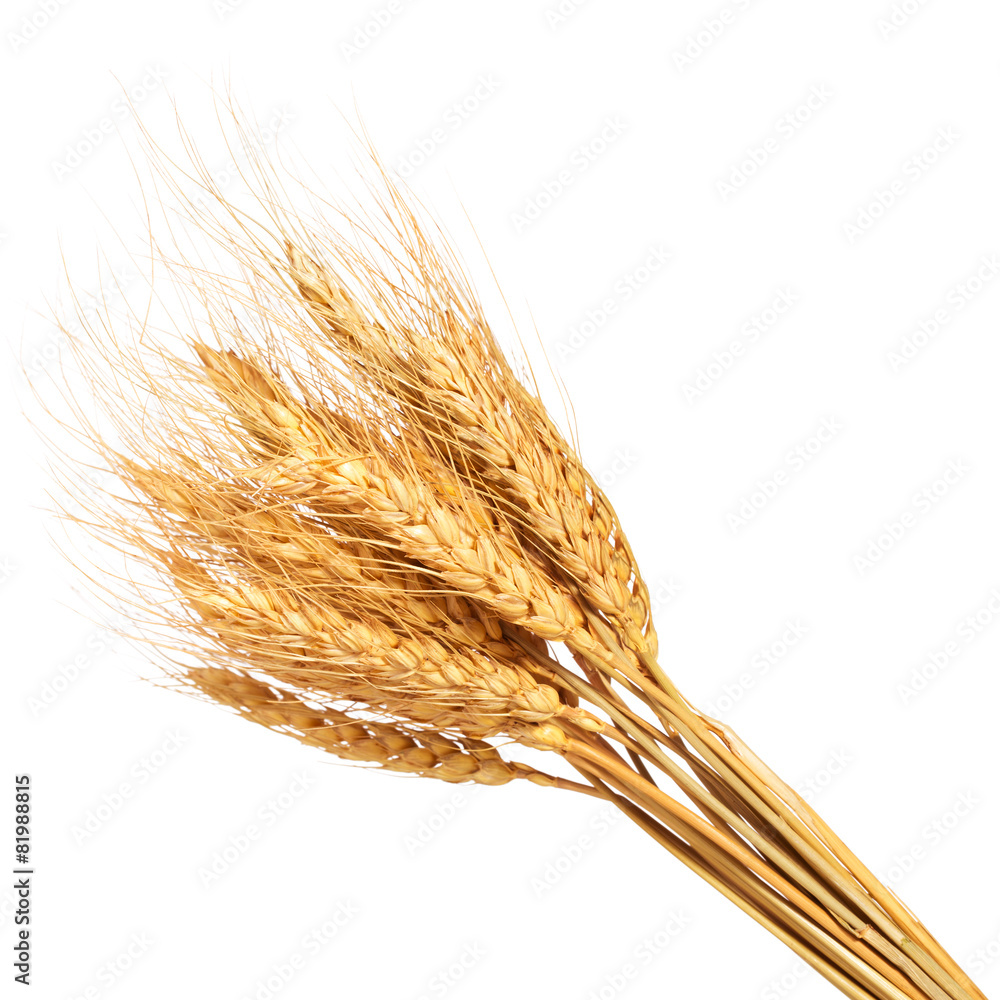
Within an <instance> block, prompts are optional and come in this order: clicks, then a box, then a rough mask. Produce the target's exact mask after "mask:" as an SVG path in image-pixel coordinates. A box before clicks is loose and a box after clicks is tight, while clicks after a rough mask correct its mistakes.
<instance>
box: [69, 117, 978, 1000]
mask: <svg viewBox="0 0 1000 1000" xmlns="http://www.w3.org/2000/svg"><path fill="white" fill-rule="evenodd" d="M243 138H244V139H245V138H246V137H245V135H244V136H243ZM155 162H157V163H158V164H159V166H160V168H161V169H162V176H163V178H164V179H165V181H166V182H167V185H168V187H172V188H173V190H174V192H175V193H179V192H180V190H181V188H180V186H179V181H178V179H177V176H176V175H175V174H174V173H173V172H172V168H170V167H168V166H167V165H166V164H165V163H164V161H163V160H162V159H160V160H157V161H155ZM254 163H255V169H256V170H257V172H258V180H259V181H260V182H261V189H260V191H259V201H258V206H257V207H258V209H259V218H258V219H257V220H256V221H254V220H253V219H252V218H251V217H250V216H249V215H248V214H247V213H245V212H244V211H243V210H237V209H236V208H235V207H234V206H233V205H232V204H231V202H230V201H229V200H227V199H226V197H225V196H224V195H223V193H222V192H221V191H220V190H218V189H217V188H215V187H214V185H213V183H212V181H211V179H210V175H209V173H208V171H207V170H205V168H204V165H203V164H202V163H201V162H200V161H199V160H198V158H197V156H194V159H193V177H194V178H195V179H197V180H198V181H199V183H200V185H201V188H202V191H201V197H200V198H199V199H198V201H197V203H196V204H195V203H193V202H191V201H190V200H188V201H187V202H186V203H185V202H184V201H183V199H182V207H183V206H184V205H185V204H186V208H187V210H188V225H189V227H190V228H191V230H192V231H201V232H204V233H207V234H208V235H210V236H211V237H212V238H213V239H214V240H215V241H216V243H217V246H218V249H219V251H220V252H221V253H223V254H224V255H226V256H227V257H228V259H229V260H230V262H231V264H232V267H230V268H229V269H228V270H219V271H214V270H212V269H211V268H208V267H206V266H205V265H204V264H203V263H202V262H201V261H198V260H194V259H191V260H184V259H183V257H182V258H181V259H180V260H171V259H169V258H168V257H167V255H166V254H165V253H164V252H163V251H158V253H159V255H158V260H159V261H160V263H161V264H162V266H164V267H165V269H166V272H167V273H166V279H167V280H168V281H169V283H170V286H171V287H172V288H174V289H176V290H177V292H178V294H179V297H180V299H181V301H182V303H184V305H183V307H182V309H181V311H180V313H179V317H180V318H179V319H177V320H175V321H173V326H172V328H171V329H168V330H166V331H157V330H154V329H153V328H152V325H151V323H150V322H149V321H148V320H146V319H145V318H140V319H139V321H138V322H137V324H136V325H137V327H138V330H137V336H135V337H133V338H132V340H131V342H127V341H126V338H125V337H124V336H123V335H122V334H121V333H118V332H116V331H117V330H118V329H119V328H120V324H117V323H116V322H115V320H114V318H113V317H110V316H105V317H104V319H103V325H101V326H98V327H95V326H94V325H93V324H90V323H88V320H87V317H86V316H83V317H81V323H82V325H83V327H84V329H85V330H87V331H88V332H89V333H90V335H91V336H90V338H89V339H86V338H83V339H81V338H77V337H72V338H71V341H72V343H73V345H74V348H75V356H76V357H77V359H78V361H79V363H80V365H81V370H82V371H83V373H84V376H85V378H86V379H87V381H88V383H89V386H90V391H91V392H92V394H93V398H94V399H95V400H96V403H97V408H98V413H99V416H95V417H93V418H88V417H87V416H86V415H85V413H84V408H83V407H82V405H80V404H78V403H77V402H76V398H77V397H76V396H75V395H74V393H73V392H72V391H71V392H70V399H71V402H72V403H73V404H74V414H75V429H76V430H77V432H78V433H79V434H80V435H81V436H82V437H83V438H84V439H85V440H87V441H88V442H89V443H90V445H91V446H92V447H93V449H94V450H95V451H96V453H97V461H98V462H99V463H100V464H102V465H103V466H104V467H106V468H107V469H109V470H110V471H111V472H112V473H114V474H115V476H116V478H117V481H118V482H120V483H121V484H122V486H123V489H124V492H123V493H122V494H121V495H120V496H118V497H111V496H109V495H104V494H98V495H96V496H95V497H92V498H91V501H90V503H89V507H88V511H87V513H86V514H85V515H83V516H82V517H81V516H79V515H76V516H77V519H78V520H81V521H84V522H86V523H87V524H88V526H89V527H91V528H92V529H93V530H95V531H96V532H97V533H98V534H99V535H100V536H101V538H102V539H103V540H105V541H108V542H110V543H111V544H112V545H113V546H115V547H116V548H117V549H118V550H119V551H121V552H124V553H125V554H126V555H127V556H128V557H129V560H130V564H131V565H133V566H136V567H140V568H145V570H146V571H147V575H149V576H150V577H151V578H152V579H154V580H155V581H157V583H156V586H158V588H159V591H158V596H157V598H156V600H155V601H154V600H149V606H150V608H155V611H153V612H151V613H150V614H151V615H152V618H153V619H154V620H155V621H156V622H157V624H158V625H159V626H161V627H162V630H161V633H160V635H158V636H157V635H154V634H153V632H152V631H150V633H149V634H150V637H151V639H152V640H153V641H157V642H160V643H161V644H162V646H163V648H164V651H165V657H164V666H165V668H166V670H167V671H168V674H169V676H170V677H172V678H174V680H175V681H176V682H177V684H178V685H179V686H180V687H181V688H182V689H184V690H187V691H189V692H192V693H195V694H197V695H198V696H200V697H203V698H206V699H208V700H211V701H213V702H216V703H218V704H220V705H224V706H227V707H229V708H231V709H234V710H235V711H236V712H237V713H238V714H239V715H241V716H242V717H244V718H246V719H248V720H250V721H253V722H256V723H258V724H260V725H263V726H265V727H267V728H269V729H272V730H275V731H278V732H282V733H285V734H287V735H291V736H293V737H295V738H297V739H299V740H300V741H302V742H303V743H306V744H307V745H309V746H311V747H315V748H319V749H321V750H323V751H325V752H327V753H329V754H331V755H333V756H335V757H338V758H340V759H343V760H347V761H353V762H363V763H367V764H371V765H376V766H379V767H381V768H383V769H386V770H391V771H396V772H403V773H409V774H417V775H420V776H427V777H436V778H439V779H442V780H445V781H451V782H455V781H477V782H481V783H483V784H505V783H507V782H509V781H511V780H513V779H515V778H525V779H527V780H530V781H532V782H534V783H536V784H540V785H548V786H552V787H558V788H562V789H564V790H570V791H575V792H585V793H587V794H591V795H597V796H599V797H601V798H604V799H607V800H609V801H611V802H613V803H615V804H616V805H618V806H619V807H620V808H621V809H622V810H623V811H624V813H625V814H626V815H627V816H628V817H629V818H630V819H632V820H633V821H634V822H635V823H636V824H637V825H638V826H639V827H641V828H642V829H643V830H645V831H646V832H647V833H648V834H649V835H650V836H652V837H654V838H655V839H656V840H657V842H659V843H660V844H662V845H663V846H664V847H665V848H666V849H667V850H668V851H669V852H670V853H672V854H673V855H674V856H676V857H677V858H678V859H680V860H681V861H682V862H683V863H684V864H686V865H687V866H688V867H690V868H691V869H692V870H693V871H695V872H697V873H698V874H699V875H701V876H702V877H703V878H704V879H705V880H706V881H707V882H709V884H711V885H712V886H714V887H715V888H716V889H718V890H719V891H720V892H722V893H723V894H724V895H726V896H727V898H729V899H730V900H732V901H733V902H734V903H735V904H736V905H737V906H739V907H740V908H741V909H742V910H744V912H746V913H747V914H748V915H750V916H751V917H752V918H753V919H754V920H756V921H757V922H758V923H760V924H761V925H762V926H764V927H766V928H767V929H768V930H769V931H771V932H772V933H773V934H775V935H776V936H777V937H778V938H779V939H780V940H782V941H784V942H785V943H786V944H787V945H788V946H789V947H790V948H792V949H793V950H794V951H795V952H796V953H798V954H799V955H800V956H802V957H803V958H804V959H805V960H806V961H807V962H809V963H810V964H811V965H812V966H813V967H814V968H816V969H817V970H818V971H820V972H821V973H822V974H823V975H824V976H825V977H826V978H827V979H829V980H830V981H831V982H832V983H834V984H835V985H836V986H837V987H838V988H839V989H841V990H842V991H843V992H844V993H845V994H847V995H848V996H851V997H855V998H866V1000H872V998H877V1000H972V998H982V993H980V992H979V990H977V989H976V987H975V986H974V985H973V984H972V982H971V981H970V980H969V978H968V976H966V975H965V973H964V972H963V971H962V970H961V969H960V968H959V966H958V965H957V963H956V962H955V961H954V960H953V959H952V958H951V957H950V956H949V955H948V954H947V953H946V952H945V951H944V949H943V948H942V947H941V946H940V944H939V943H938V942H937V941H936V940H935V939H934V938H933V937H932V936H931V935H930V934H929V932H927V930H926V929H925V928H924V927H923V925H922V924H920V923H919V921H917V919H916V918H915V917H914V916H913V915H912V914H911V913H910V912H909V911H908V910H907V909H906V907H905V906H904V905H903V904H902V903H901V902H900V901H899V900H898V899H897V898H896V897H895V896H894V894H893V893H892V892H891V891H890V890H889V889H888V888H886V887H885V886H883V885H882V884H881V883H879V881H878V880H877V879H876V878H875V876H874V875H872V874H871V872H870V871H868V869H866V868H865V867H864V866H863V865H862V864H861V862H860V861H859V860H858V859H857V858H856V857H855V856H854V855H853V854H852V853H851V852H850V851H849V850H848V849H847V847H846V846H845V845H844V844H843V843H842V842H841V841H840V840H839V838H837V837H836V836H835V834H834V833H833V832H832V831H831V830H830V829H829V827H828V826H827V825H826V824H825V823H824V822H823V821H822V820H821V818H820V817H819V816H818V815H816V813H815V812H814V811H813V810H812V809H811V808H810V807H809V806H808V804H807V803H805V802H804V801H803V800H802V799H801V797H799V796H798V795H797V794H796V793H795V792H794V791H792V790H791V789H790V788H789V787H788V786H787V785H786V784H785V783H784V782H782V781H781V780H780V779H779V778H778V777H777V776H776V775H774V774H773V773H772V772H771V771H770V770H769V769H768V768H767V767H766V766H765V765H764V764H763V763H762V762H761V761H760V760H759V759H758V758H757V757H756V756H755V755H754V754H753V753H752V752H751V751H750V750H749V749H748V748H747V747H746V746H745V745H744V744H743V743H742V742H741V741H740V740H739V739H738V737H737V736H736V735H735V734H734V733H732V732H731V731H730V730H729V729H728V728H727V727H725V726H722V725H721V724H719V723H718V722H715V721H714V720H712V719H709V718H707V717H705V716H703V715H702V714H701V713H700V712H698V711H697V710H696V709H695V708H694V707H693V706H692V705H690V704H689V703H688V702H687V701H686V700H685V699H684V697H683V696H682V695H681V694H680V692H679V691H678V690H677V688H676V687H675V685H674V683H673V681H672V679H671V678H670V677H669V676H668V675H667V674H666V673H665V672H664V671H663V669H662V668H661V666H660V665H659V663H658V662H657V640H656V633H655V629H654V626H653V622H652V614H651V609H650V601H649V593H648V589H647V587H646V585H645V583H644V582H643V579H642V575H641V573H640V570H639V566H638V564H637V561H636V559H635V556H634V554H633V552H632V550H631V548H630V546H629V544H628V542H627V540H626V537H625V534H624V532H623V530H622V526H621V524H620V523H619V521H618V518H617V516H616V514H615V512H614V509H613V507H612V505H611V503H610V501H609V500H608V498H607V497H606V496H605V495H604V493H603V491H602V490H601V489H600V487H599V486H598V484H597V483H596V481H595V480H594V478H593V477H592V476H591V475H590V474H589V473H588V472H587V471H586V469H585V467H584V465H583V463H582V461H581V460H580V458H579V456H578V454H577V452H576V450H575V449H574V448H573V447H572V446H571V444H570V443H569V442H568V441H567V439H566V437H565V436H564V435H563V434H562V433H561V432H560V431H559V429H558V427H557V425H556V423H555V421H553V420H552V418H551V417H550V416H549V414H548V413H547V412H546V410H545V408H544V406H543V405H542V403H541V402H540V400H539V399H538V396H537V392H534V391H532V389H531V388H530V387H529V385H528V384H526V383H525V382H523V381H521V380H520V379H519V378H518V377H517V375H516V373H515V371H514V369H513V367H512V365H511V364H510V363H509V362H508V360H507V359H506V358H505V356H504V354H503V352H502V351H501V350H500V348H499V346H498V344H497V341H496V339H495V337H494V335H493V333H492V331H491V329H490V327H489V325H488V324H487V322H486V319H485V317H484V315H483V313H482V309H481V307H480V305H479V303H478V300H477V298H476V296H475V294H474V293H473V291H472V289H471V285H470V283H469V282H468V280H467V279H466V278H465V277H464V274H463V271H462V269H461V267H460V266H459V264H458V262H457V261H456V259H455V257H454V255H453V253H452V252H451V251H450V250H449V249H448V244H447V241H446V240H444V238H443V236H442V234H441V233H440V232H438V231H436V230H435V229H434V227H433V226H432V225H431V224H430V223H429V222H428V221H427V218H426V216H425V215H423V214H422V213H421V211H420V210H419V209H418V208H417V207H416V206H415V205H414V203H413V202H412V201H411V199H409V197H408V196H407V195H406V194H405V193H404V192H403V191H402V190H400V189H399V188H398V187H397V186H396V185H395V184H394V183H393V182H392V181H391V180H390V179H389V178H388V177H387V176H386V175H385V173H384V171H380V168H379V170H378V171H377V172H376V179H375V181H374V182H373V186H372V188H371V189H370V193H371V195H372V200H373V202H374V208H372V209H370V210H369V211H368V214H366V215H362V216H358V215H353V216H350V217H349V221H350V222H351V224H352V225H351V228H350V231H349V232H348V234H347V235H344V233H343V232H342V230H341V229H339V228H338V227H337V225H335V221H336V219H335V217H333V218H331V217H330V216H329V215H323V214H320V215H318V216H316V217H309V216H306V215H304V214H303V213H302V212H301V211H299V210H297V209H295V208H291V207H289V205H288V204H287V203H286V202H285V200H284V199H283V198H282V197H280V196H279V191H280V189H281V185H280V183H279V182H278V180H277V179H276V178H277V175H276V174H274V173H272V172H271V168H270V167H269V166H268V165H267V164H265V163H263V161H261V160H259V159H258V160H255V161H254ZM375 163H376V165H377V159H376V160H375ZM206 206H209V207H206ZM67 333H68V331H67ZM171 338H173V340H174V341H178V342H179V343H178V346H177V347H176V348H171V347H169V346H168V343H169V341H170V339H171ZM137 575H138V574H135V573H131V572H130V573H129V574H128V575H127V576H125V577H124V579H125V580H126V581H128V582H129V585H130V586H131V581H132V580H133V579H135V578H136V576H137ZM143 602H144V598H143V596H142V593H141V592H140V594H139V595H138V596H135V597H134V598H133V599H132V609H131V611H130V613H131V614H133V617H135V618H137V619H140V618H142V617H143V615H142V613H141V611H142V607H143ZM146 617H147V618H149V617H150V615H149V614H147V615H146ZM559 648H565V650H566V652H567V654H568V656H566V657H563V658H562V659H560V657H559V656H558V655H557V653H558V649H559ZM570 663H572V664H573V665H572V666H571V665H569V664H570ZM517 746H523V747H526V748H529V749H533V750H542V751H546V752H547V753H549V754H551V755H552V758H551V759H553V760H554V761H555V762H556V763H557V764H558V763H559V761H560V760H561V761H562V763H563V764H564V765H568V766H569V768H570V769H572V771H575V772H576V773H577V774H578V775H579V776H581V777H582V778H583V779H584V780H583V781H576V780H572V779H570V778H568V777H565V776H558V775H554V774H548V773H545V772H542V771H539V770H537V769H535V768H533V767H531V766H528V765H525V764H521V763H518V762H515V761H511V760H509V759H508V758H507V757H506V756H505V753H506V752H509V751H510V749H511V748H512V747H517ZM654 775H656V778H657V779H658V780H659V781H666V782H670V783H672V784H673V786H674V788H675V789H676V792H675V793H674V794H673V795H672V794H668V793H667V792H665V791H664V790H663V789H662V788H661V787H660V786H659V784H658V781H657V780H654V777H653V776H654ZM685 799H686V802H687V804H685V801H684V800H685Z"/></svg>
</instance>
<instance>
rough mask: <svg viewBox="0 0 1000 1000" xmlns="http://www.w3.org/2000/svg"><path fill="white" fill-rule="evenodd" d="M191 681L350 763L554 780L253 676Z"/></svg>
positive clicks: (214, 673) (193, 675)
mask: <svg viewBox="0 0 1000 1000" xmlns="http://www.w3.org/2000/svg"><path fill="white" fill-rule="evenodd" d="M184 680H185V681H186V682H187V683H189V684H190V685H191V686H192V687H193V688H195V689H196V690H197V691H199V692H200V693H202V694H204V695H206V696H207V697H208V698H209V699H211V700H212V701H215V702H218V703H219V704H220V705H226V706H228V707H230V708H233V709H236V711H237V712H238V713H239V714H240V715H241V716H243V717H244V718H246V719H249V720H250V721H252V722H256V723H257V724H258V725H262V726H265V727H267V728H268V729H273V730H276V731H278V732H283V733H287V734H288V735H291V736H294V737H295V738H296V739H298V740H299V741H301V742H302V743H305V744H306V745H308V746H313V747H318V748H319V749H321V750H324V751H325V752H327V753H331V754H333V755H335V756H337V757H340V758H341V759H343V760H347V761H356V762H361V763H366V764H376V765H378V766H379V767H382V768H385V769H387V770H390V771H400V772H403V773H407V774H417V775H420V776H422V777H429V778H440V779H441V780H442V781H448V782H462V781H474V782H478V783H480V784H484V785H505V784H507V782H509V781H513V780H514V779H515V778H528V779H529V780H533V781H535V782H536V783H538V784H549V783H552V781H553V780H554V779H551V778H550V776H549V775H545V774H543V773H541V772H538V771H535V770H534V769H533V768H530V767H527V766H525V765H523V764H512V763H508V762H507V761H505V760H504V759H503V758H502V757H501V756H500V754H499V753H498V752H497V751H496V750H495V749H494V748H493V747H492V746H490V745H489V744H488V743H483V742H481V741H477V740H470V739H466V740H462V741H461V742H459V741H457V740H449V739H447V738H446V737H444V736H442V735H441V734H440V733H438V732H435V731H433V730H430V731H420V730H413V731H407V730H406V729H405V728H404V727H402V726H401V725H399V724H394V723H390V722H386V721H381V720H370V719H360V718H357V717H356V716H352V715H350V714H348V713H347V712H342V711H339V710H338V709H336V708H331V707H324V708H323V709H322V710H319V709H316V708H311V707H310V706H309V705H307V704H306V703H305V702H303V701H302V700H301V699H299V698H296V697H295V696H294V695H293V694H291V693H289V692H288V691H282V690H279V689H277V688H274V687H270V686H268V685H266V684H263V683H262V682H260V681H258V680H255V679H254V678H252V677H250V676H249V675H247V674H241V673H237V672H235V671H231V670H225V669H223V668H220V667H198V668H194V669H192V670H190V671H188V672H187V673H186V674H185V675H184Z"/></svg>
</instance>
